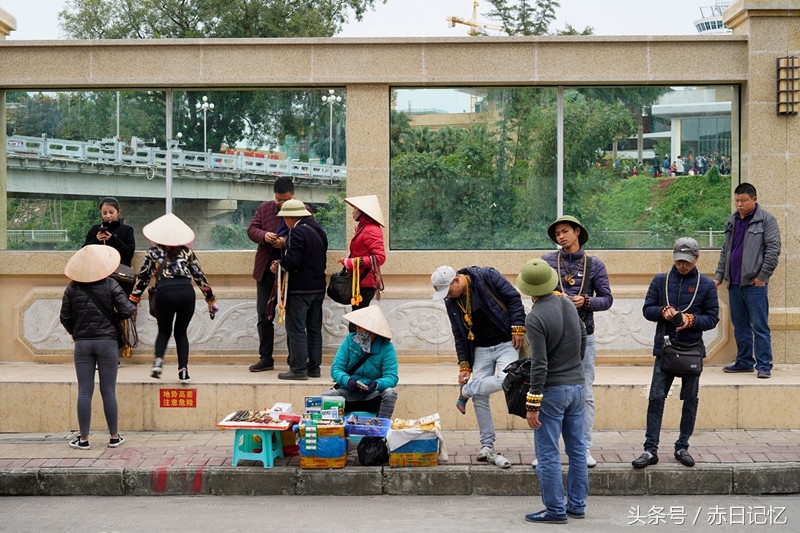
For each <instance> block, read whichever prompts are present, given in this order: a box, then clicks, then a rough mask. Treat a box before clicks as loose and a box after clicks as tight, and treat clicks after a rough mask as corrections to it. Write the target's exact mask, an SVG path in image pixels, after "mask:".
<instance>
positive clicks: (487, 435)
mask: <svg viewBox="0 0 800 533" xmlns="http://www.w3.org/2000/svg"><path fill="white" fill-rule="evenodd" d="M517 359H519V352H518V351H517V349H516V348H514V346H513V345H512V344H511V341H508V342H504V343H501V344H498V345H496V346H488V347H480V346H479V347H476V348H475V355H474V359H473V361H472V379H471V380H470V381H469V382H468V383H467V384H466V385H464V389H463V390H462V391H461V392H462V394H463V395H464V396H466V397H467V398H472V403H473V406H474V407H475V418H477V420H478V431H479V433H480V439H481V446H491V447H494V441H495V434H494V420H492V409H491V407H490V406H489V396H490V395H492V394H494V393H495V392H498V391H501V390H503V380H504V379H505V377H506V374H505V372H503V369H505V367H507V366H508V365H510V364H511V363H512V362H514V361H516V360H517Z"/></svg>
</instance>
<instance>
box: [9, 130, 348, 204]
mask: <svg viewBox="0 0 800 533" xmlns="http://www.w3.org/2000/svg"><path fill="white" fill-rule="evenodd" d="M6 151H7V165H8V192H9V194H10V195H14V196H33V197H37V196H41V197H52V196H54V195H57V196H61V197H64V196H65V195H66V196H84V195H90V196H92V197H95V196H97V191H98V190H102V191H106V192H105V193H106V194H113V195H118V196H124V197H141V198H163V197H164V193H165V178H166V162H167V150H166V149H164V148H156V147H152V146H136V147H133V148H132V147H131V146H130V145H128V144H127V143H124V142H121V141H117V140H115V139H104V140H103V141H88V142H82V141H69V140H64V139H48V138H44V137H41V138H40V137H24V136H9V137H8V141H7V146H6ZM171 151H172V177H173V196H174V197H176V198H196V199H200V198H203V199H209V200H215V199H216V200H222V199H230V200H258V201H263V200H264V199H265V197H266V196H267V195H265V194H264V189H263V185H264V184H267V183H272V182H274V181H275V179H276V178H278V177H282V176H283V177H290V178H292V180H293V181H294V182H295V189H296V191H297V196H298V198H301V199H303V201H305V202H315V203H318V202H326V201H327V195H328V194H331V193H333V192H334V191H337V190H339V189H340V187H341V185H342V182H343V181H344V180H345V178H346V176H347V169H346V167H344V166H335V165H325V164H314V163H301V162H294V161H287V160H279V159H268V158H266V157H260V156H255V155H252V156H251V155H245V154H243V153H241V152H239V153H235V154H227V153H225V154H223V153H213V152H208V153H203V152H191V151H185V150H181V149H180V147H176V148H172V150H171ZM112 176H113V177H114V179H112V180H109V177H112Z"/></svg>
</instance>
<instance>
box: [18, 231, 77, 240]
mask: <svg viewBox="0 0 800 533" xmlns="http://www.w3.org/2000/svg"><path fill="white" fill-rule="evenodd" d="M6 234H7V235H8V240H9V241H11V242H69V235H67V230H65V229H10V230H7V231H6Z"/></svg>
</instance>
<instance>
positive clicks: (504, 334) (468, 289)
mask: <svg viewBox="0 0 800 533" xmlns="http://www.w3.org/2000/svg"><path fill="white" fill-rule="evenodd" d="M431 283H432V285H433V288H434V290H435V291H436V292H435V293H434V295H433V299H434V300H441V299H444V305H445V308H446V310H447V316H448V318H449V319H450V325H451V327H452V330H453V337H454V339H455V344H456V355H458V383H459V384H460V385H461V394H460V395H459V398H458V401H457V402H456V408H457V409H458V410H459V411H461V413H462V414H465V413H466V404H467V401H468V400H469V398H472V403H473V406H474V407H475V417H476V418H477V420H478V431H479V433H480V435H479V436H480V440H481V448H480V450H479V451H478V455H477V460H478V461H486V462H488V463H493V464H495V465H496V466H499V467H500V468H508V467H510V466H511V462H510V461H509V460H508V459H506V458H505V457H503V455H502V454H500V453H497V452H496V451H495V449H494V442H495V431H494V421H493V420H492V410H491V408H490V406H489V396H490V395H491V394H494V393H495V392H497V391H500V390H502V388H503V379H504V378H505V373H504V372H503V370H504V369H505V368H506V366H508V365H509V364H510V363H511V362H512V361H516V360H517V359H518V358H519V349H520V348H521V347H522V343H523V338H524V336H525V308H524V307H523V305H522V299H521V298H520V295H519V292H517V290H516V289H515V288H514V286H513V285H511V283H509V282H508V280H506V278H504V277H503V276H502V274H500V272H498V271H497V270H495V269H494V268H491V267H477V266H473V267H468V268H462V269H461V270H459V271H458V272H456V271H455V270H453V268H451V267H449V266H441V267H439V268H437V269H436V271H435V272H434V273H433V275H431Z"/></svg>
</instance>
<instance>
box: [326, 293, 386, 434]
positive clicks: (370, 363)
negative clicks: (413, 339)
mask: <svg viewBox="0 0 800 533" xmlns="http://www.w3.org/2000/svg"><path fill="white" fill-rule="evenodd" d="M342 318H344V319H345V320H347V321H348V322H350V323H351V324H353V325H354V326H355V327H356V331H355V332H352V333H350V334H349V335H347V337H346V338H345V340H344V342H342V345H341V346H339V350H338V351H337V352H336V357H335V358H334V359H333V364H332V365H331V377H332V378H333V381H335V382H336V384H335V385H334V388H333V389H329V390H326V391H325V392H323V393H322V395H323V396H341V397H343V398H344V400H345V412H353V411H377V413H378V417H379V418H389V419H391V418H392V413H394V404H395V402H397V391H396V390H395V389H394V387H395V386H396V385H397V354H396V353H395V351H394V346H393V345H392V342H391V338H392V330H391V329H389V323H388V322H386V317H384V316H383V312H382V311H381V308H380V307H378V306H377V305H371V306H369V307H363V308H361V309H357V310H355V311H353V312H351V313H347V314H346V315H344V316H343V317H342ZM370 405H371V406H372V409H370V408H369V407H368V406H370ZM376 405H377V406H379V407H378V408H377V409H376V408H375V406H376Z"/></svg>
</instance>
